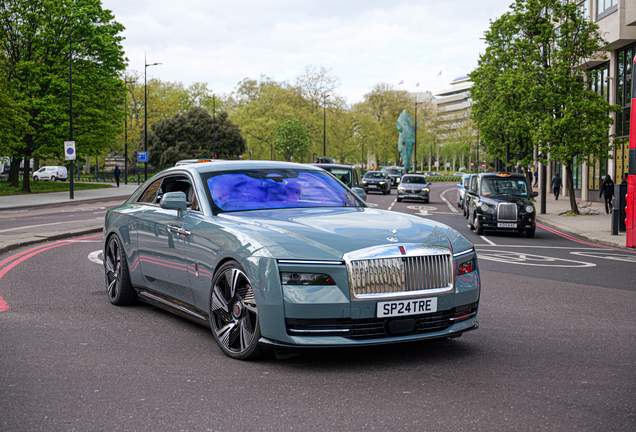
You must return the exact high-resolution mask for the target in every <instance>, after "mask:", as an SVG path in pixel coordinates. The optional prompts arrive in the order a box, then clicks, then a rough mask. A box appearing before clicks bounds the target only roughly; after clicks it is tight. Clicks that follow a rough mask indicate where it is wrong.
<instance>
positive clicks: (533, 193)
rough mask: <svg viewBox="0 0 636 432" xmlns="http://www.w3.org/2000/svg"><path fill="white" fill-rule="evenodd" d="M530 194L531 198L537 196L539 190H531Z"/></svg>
mask: <svg viewBox="0 0 636 432" xmlns="http://www.w3.org/2000/svg"><path fill="white" fill-rule="evenodd" d="M530 196H531V197H532V198H534V197H538V196H539V192H536V191H535V192H532V193H531V194H530Z"/></svg>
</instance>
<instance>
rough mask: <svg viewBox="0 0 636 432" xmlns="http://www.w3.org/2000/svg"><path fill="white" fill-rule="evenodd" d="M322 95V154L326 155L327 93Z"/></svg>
mask: <svg viewBox="0 0 636 432" xmlns="http://www.w3.org/2000/svg"><path fill="white" fill-rule="evenodd" d="M323 97H324V101H323V109H324V113H323V119H322V156H323V157H327V98H328V97H329V95H328V94H324V95H323Z"/></svg>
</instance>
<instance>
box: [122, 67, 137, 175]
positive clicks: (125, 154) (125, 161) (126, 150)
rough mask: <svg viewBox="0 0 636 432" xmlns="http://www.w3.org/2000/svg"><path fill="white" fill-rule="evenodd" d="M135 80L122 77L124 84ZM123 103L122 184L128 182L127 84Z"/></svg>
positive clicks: (132, 82)
mask: <svg viewBox="0 0 636 432" xmlns="http://www.w3.org/2000/svg"><path fill="white" fill-rule="evenodd" d="M135 82H136V81H135V80H131V81H128V80H127V79H125V78H124V84H134V83H135ZM124 105H125V109H124V184H128V86H126V96H125V99H124Z"/></svg>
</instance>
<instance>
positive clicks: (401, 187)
mask: <svg viewBox="0 0 636 432" xmlns="http://www.w3.org/2000/svg"><path fill="white" fill-rule="evenodd" d="M398 190H399V191H403V190H406V189H405V188H404V186H398Z"/></svg>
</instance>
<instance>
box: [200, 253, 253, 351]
mask: <svg viewBox="0 0 636 432" xmlns="http://www.w3.org/2000/svg"><path fill="white" fill-rule="evenodd" d="M210 326H211V328H212V334H213V335H214V339H216V342H217V343H218V344H219V347H220V348H221V349H222V350H223V352H224V353H225V354H226V355H227V356H228V357H232V358H235V359H239V360H248V359H253V358H256V357H258V355H259V354H260V353H261V348H260V347H259V346H258V340H259V339H260V337H261V330H260V326H259V323H258V311H257V309H256V299H255V298H254V290H253V289H252V284H251V283H250V281H249V279H248V278H247V275H246V274H245V273H244V271H243V268H242V267H241V265H240V264H239V263H238V262H236V261H228V262H227V263H225V264H223V265H222V266H221V268H220V269H219V270H218V271H217V273H216V275H215V277H214V281H213V283H212V292H211V293H210Z"/></svg>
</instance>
